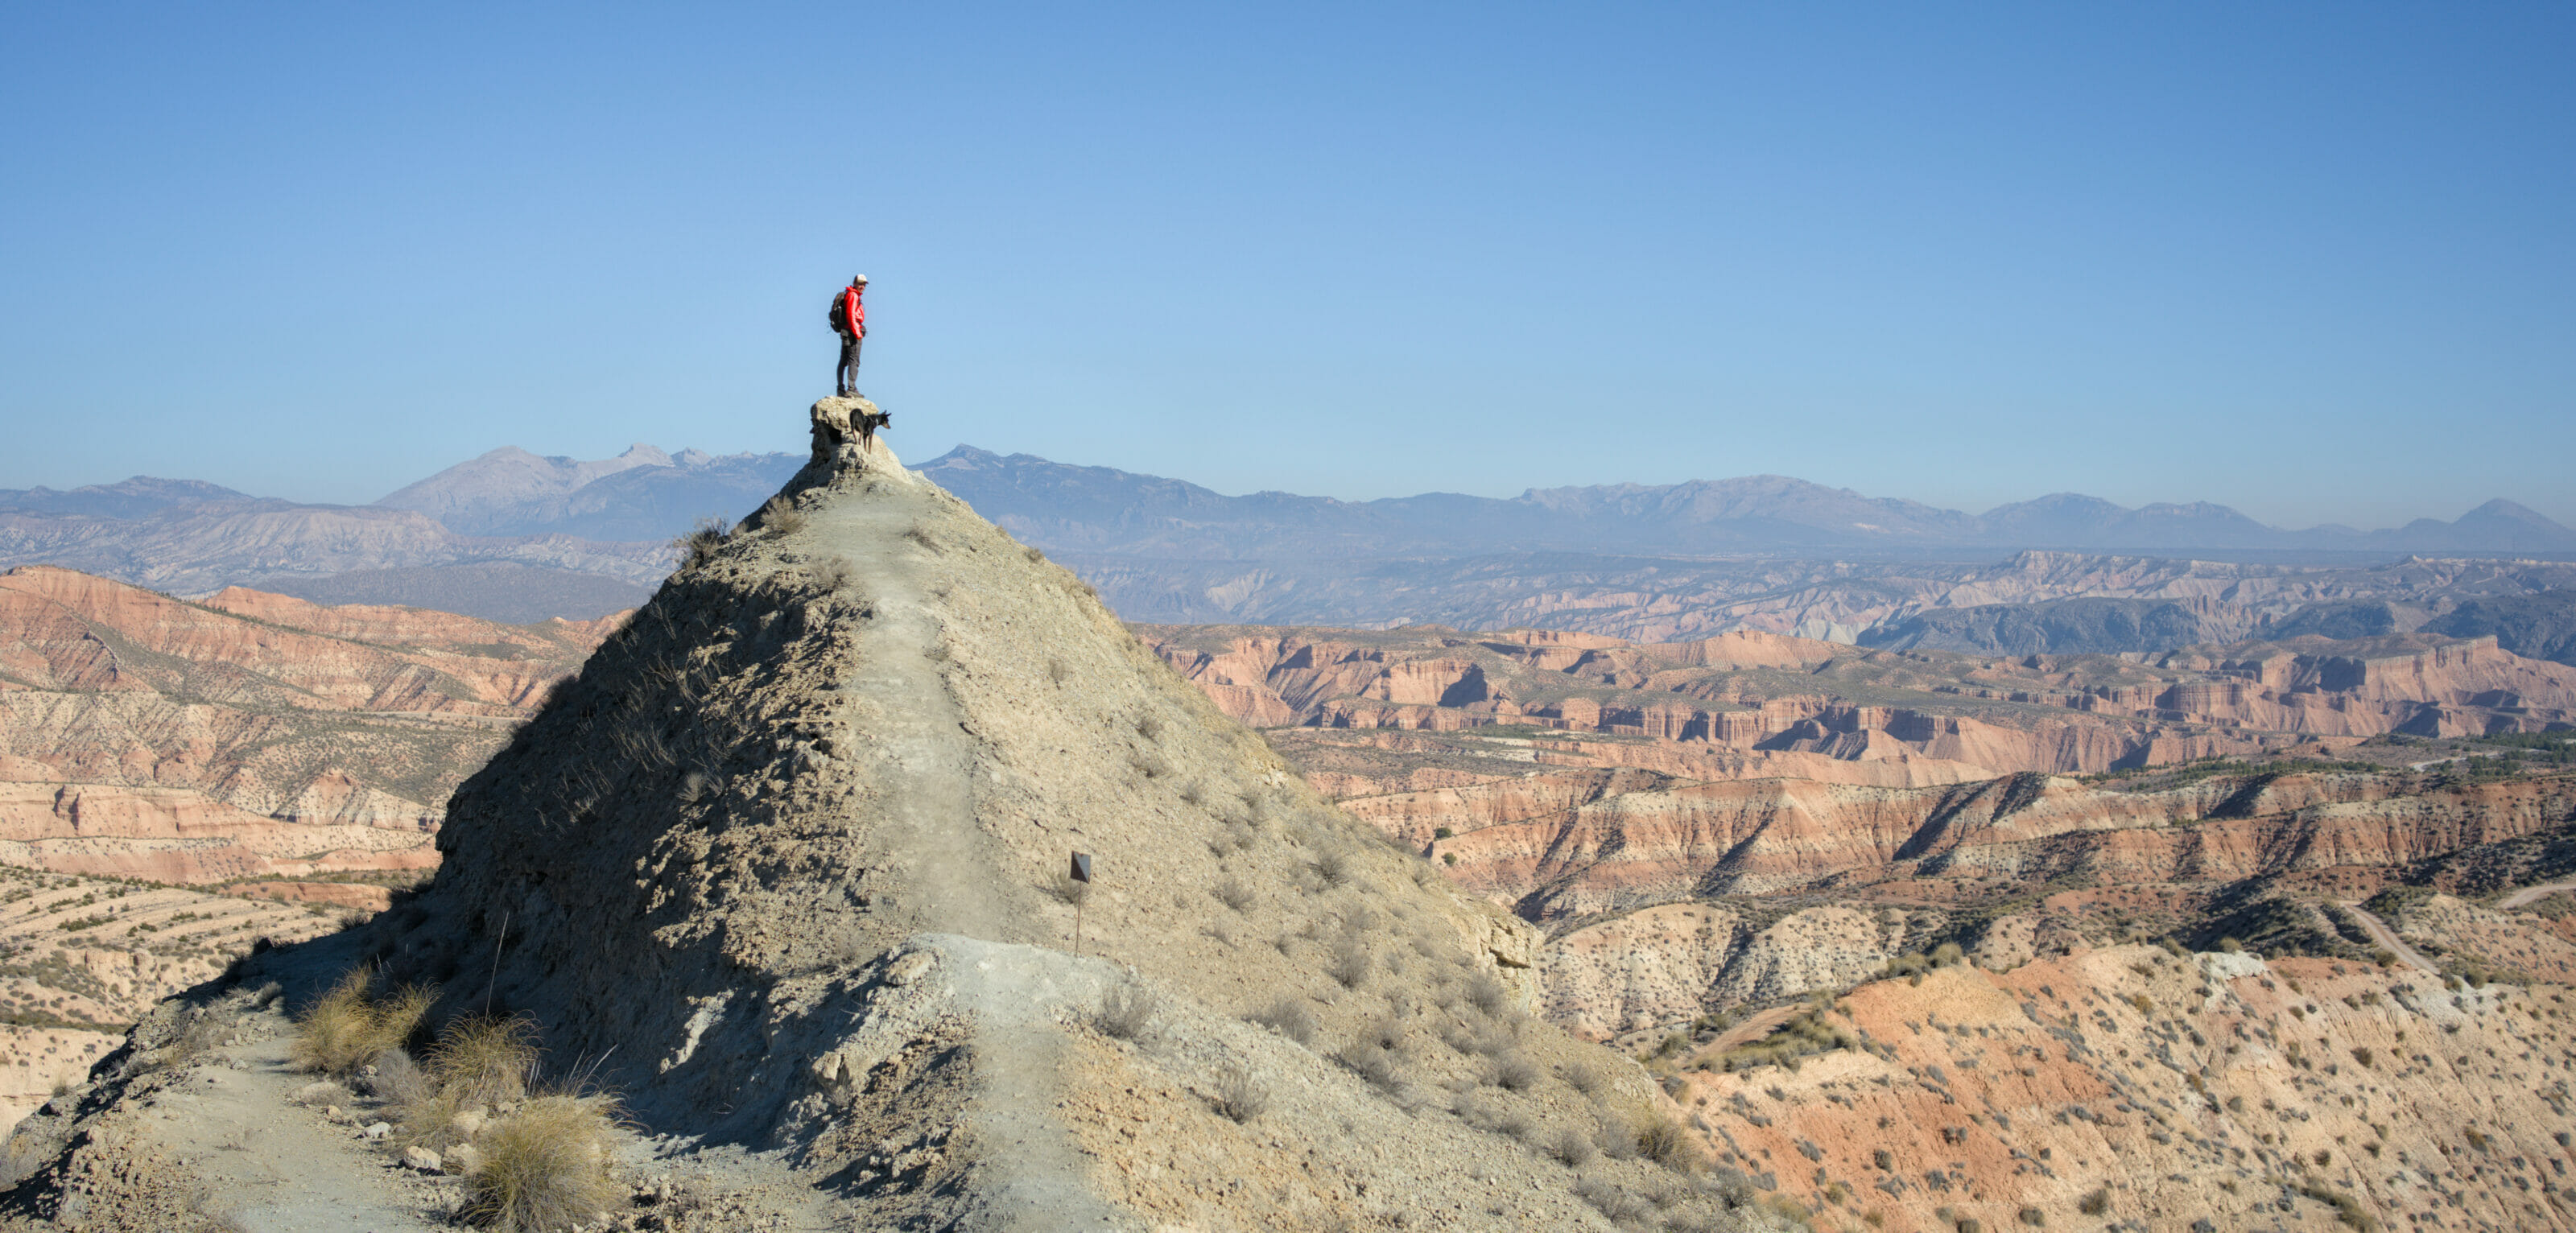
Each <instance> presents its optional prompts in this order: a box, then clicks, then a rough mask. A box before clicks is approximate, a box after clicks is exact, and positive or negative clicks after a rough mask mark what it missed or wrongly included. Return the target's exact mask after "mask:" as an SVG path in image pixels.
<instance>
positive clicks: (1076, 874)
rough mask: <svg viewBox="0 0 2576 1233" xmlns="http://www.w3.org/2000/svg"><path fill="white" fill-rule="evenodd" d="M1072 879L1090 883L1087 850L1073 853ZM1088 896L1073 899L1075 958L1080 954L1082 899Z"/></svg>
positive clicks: (1086, 883)
mask: <svg viewBox="0 0 2576 1233" xmlns="http://www.w3.org/2000/svg"><path fill="white" fill-rule="evenodd" d="M1073 880H1074V881H1076V882H1079V883H1081V884H1082V885H1084V886H1086V887H1087V886H1089V885H1091V854H1090V853H1089V852H1076V853H1074V854H1073ZM1089 898H1091V896H1089V895H1080V896H1076V897H1075V898H1074V901H1073V953H1074V955H1075V957H1077V958H1079V957H1080V956H1081V955H1082V904H1083V901H1084V900H1086V899H1089Z"/></svg>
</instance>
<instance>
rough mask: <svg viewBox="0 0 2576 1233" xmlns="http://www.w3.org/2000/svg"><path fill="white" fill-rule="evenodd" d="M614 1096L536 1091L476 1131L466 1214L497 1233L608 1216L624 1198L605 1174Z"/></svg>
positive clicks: (533, 1232)
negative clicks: (477, 1157)
mask: <svg viewBox="0 0 2576 1233" xmlns="http://www.w3.org/2000/svg"><path fill="white" fill-rule="evenodd" d="M616 1111H617V1107H616V1102H615V1101H613V1100H611V1099H609V1098H608V1097H605V1096H570V1095H554V1096H540V1097H537V1098H536V1099H534V1100H531V1101H529V1102H527V1103H526V1104H524V1105H521V1106H520V1107H519V1108H518V1109H517V1111H515V1112H513V1113H511V1114H510V1115H509V1116H508V1117H505V1118H503V1119H501V1120H500V1121H499V1122H497V1123H495V1124H493V1125H492V1126H491V1127H490V1128H488V1129H486V1130H485V1131H484V1132H483V1133H482V1134H481V1135H479V1136H477V1137H476V1138H475V1141H474V1143H475V1147H476V1148H477V1149H478V1150H479V1151H480V1152H481V1153H482V1157H483V1159H482V1163H481V1164H480V1166H479V1167H477V1168H476V1169H475V1170H474V1171H473V1172H471V1173H468V1174H466V1175H465V1209H464V1215H465V1218H466V1219H467V1220H468V1221H470V1222H472V1223H474V1224H477V1225H480V1226H483V1227H485V1228H490V1229H499V1230H501V1231H502V1233H552V1231H554V1230H560V1229H567V1228H571V1227H573V1226H575V1225H586V1224H594V1223H598V1222H602V1221H605V1220H606V1219H607V1218H608V1217H607V1213H609V1212H612V1211H614V1210H615V1209H616V1207H617V1206H618V1204H619V1203H620V1201H622V1200H623V1199H624V1198H625V1191H624V1189H623V1188H622V1187H620V1186H618V1185H617V1184H616V1183H615V1182H613V1181H611V1180H610V1179H609V1176H608V1137H609V1135H610V1133H611V1131H612V1129H613V1128H614V1126H615V1119H616Z"/></svg>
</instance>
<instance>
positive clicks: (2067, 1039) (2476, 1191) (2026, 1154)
mask: <svg viewBox="0 0 2576 1233" xmlns="http://www.w3.org/2000/svg"><path fill="white" fill-rule="evenodd" d="M2570 1014H2571V1009H2570V1006H2569V1004H2568V1001H2567V990H2566V989H2565V988H2564V987H2563V986H2538V985H2535V986H2532V987H2529V988H2522V987H2514V986H2505V985H2488V986H2485V987H2483V988H2471V987H2466V986H2464V985H2462V984H2461V983H2460V982H2458V981H2451V982H2448V983H2447V984H2446V983H2445V982H2444V981H2443V980H2442V979H2440V978H2438V977H2434V976H2430V975H2427V974H2425V973H2421V972H2415V971H2412V970H2409V969H2406V968H2403V967H2398V968H2392V969H2382V968H2377V967H2373V966H2371V965H2368V964H2349V963H2339V962H2334V961H2329V960H2319V959H2284V960H2275V961H2273V962H2270V963H2266V962H2264V961H2263V960H2261V959H2258V958H2255V957H2253V956H2251V955H2244V954H2224V953H2198V954H2193V953H2185V954H2182V955H2179V956H2177V955H2174V954H2170V953H2168V952H2166V951H2164V950H2160V949H2156V948H2152V947H2143V946H2126V947H2113V948H2106V949H2098V950H2082V951H2078V952H2076V953H2073V954H2070V955H2067V956H2064V957H2060V958H2052V959H2046V960H2040V961H2036V962H2029V963H2024V964H2021V965H2019V966H2017V967H2015V968H2013V969H2012V970H2010V971H2008V972H2002V973H1994V972H1988V971H1984V970H1981V969H1978V968H1974V967H1969V966H1954V967H1947V968H1937V969H1934V970H1933V971H1931V972H1930V973H1928V974H1927V975H1925V976H1921V977H1917V978H1914V979H1912V980H1881V981H1875V982H1869V983H1864V984H1862V985H1860V986H1859V987H1858V988H1855V989H1852V990H1851V991H1850V992H1849V993H1848V994H1847V995H1845V996H1842V997H1841V998H1839V999H1832V1000H1830V1006H1829V1008H1827V1009H1823V1010H1819V1011H1816V1012H1814V1013H1813V1014H1812V1015H1811V1016H1809V1017H1808V1019H1807V1020H1806V1022H1808V1023H1812V1024H1814V1025H1815V1028H1814V1029H1813V1030H1812V1031H1811V1032H1810V1033H1809V1035H1811V1036H1814V1037H1819V1038H1825V1039H1828V1040H1832V1039H1834V1038H1836V1037H1839V1038H1840V1039H1841V1040H1842V1041H1843V1042H1846V1043H1844V1044H1842V1045H1841V1047H1825V1048H1823V1049H1821V1050H1820V1051H1815V1052H1809V1053H1806V1054H1805V1055H1804V1056H1798V1055H1797V1053H1796V1050H1794V1049H1789V1050H1783V1049H1781V1048H1780V1047H1779V1046H1780V1045H1781V1044H1783V1043H1784V1042H1794V1041H1800V1040H1804V1039H1806V1038H1805V1037H1802V1036H1800V1035H1799V1034H1798V1033H1796V1032H1792V1031H1766V1028H1765V1026H1764V1025H1762V1024H1758V1023H1756V1024H1748V1025H1746V1026H1747V1029H1748V1030H1745V1031H1741V1032H1736V1033H1723V1034H1720V1033H1711V1034H1709V1035H1708V1036H1707V1037H1706V1038H1705V1043H1703V1044H1699V1045H1695V1046H1687V1045H1686V1046H1684V1047H1683V1048H1682V1049H1680V1050H1677V1051H1674V1052H1672V1053H1670V1054H1668V1055H1667V1056H1666V1058H1665V1059H1664V1060H1661V1061H1659V1062H1658V1063H1657V1066H1658V1069H1663V1070H1666V1071H1667V1072H1668V1073H1669V1074H1670V1076H1671V1083H1672V1085H1673V1086H1674V1087H1675V1088H1676V1089H1677V1090H1679V1091H1680V1092H1681V1093H1683V1095H1682V1097H1681V1098H1682V1099H1683V1100H1685V1101H1687V1102H1688V1103H1689V1104H1691V1105H1692V1106H1693V1107H1694V1108H1695V1109H1697V1110H1698V1111H1699V1117H1700V1121H1699V1125H1700V1126H1702V1127H1703V1128H1704V1130H1703V1133H1704V1134H1705V1135H1706V1136H1707V1139H1708V1141H1709V1143H1710V1145H1711V1148H1712V1150H1713V1151H1714V1152H1715V1154H1716V1155H1717V1156H1718V1158H1719V1159H1721V1160H1725V1161H1728V1162H1730V1163H1732V1164H1735V1165H1737V1166H1739V1167H1742V1168H1744V1169H1746V1170H1747V1171H1749V1172H1752V1173H1754V1174H1756V1175H1758V1176H1759V1177H1760V1178H1761V1179H1762V1180H1763V1181H1766V1182H1768V1183H1770V1184H1772V1185H1775V1186H1777V1187H1778V1188H1779V1190H1780V1191H1781V1192H1782V1193H1783V1194H1785V1195H1789V1196H1794V1197H1795V1198H1796V1199H1797V1200H1798V1201H1800V1202H1802V1203H1803V1204H1805V1205H1806V1206H1808V1207H1809V1208H1810V1209H1812V1210H1813V1211H1815V1212H1816V1213H1817V1214H1818V1219H1817V1221H1816V1223H1817V1225H1818V1227H1830V1228H1850V1227H1854V1226H1855V1224H1857V1223H1861V1222H1863V1221H1864V1220H1865V1222H1866V1223H1867V1224H1869V1225H1871V1226H1872V1227H1883V1228H1895V1229H1951V1228H1966V1227H1968V1225H1967V1224H1966V1222H1967V1221H1976V1222H1977V1223H1978V1226H1979V1227H1982V1228H1986V1229H2006V1228H2017V1227H2023V1226H2037V1227H2048V1228H2094V1227H2104V1226H2108V1227H2114V1228H2150V1229H2175V1230H2182V1229H2252V1228H2285V1229H2337V1228H2341V1227H2356V1228H2370V1227H2378V1228H2393V1227H2400V1226H2406V1227H2436V1228H2464V1227H2465V1228H2484V1229H2566V1228H2570V1227H2576V1209H2571V1206H2570V1204H2569V1198H2568V1187H2569V1182H2568V1175H2567V1170H2568V1167H2569V1163H2570V1160H2571V1152H2570V1151H2569V1146H2568V1142H2567V1139H2566V1136H2567V1134H2568V1130H2567V1128H2568V1126H2569V1125H2570V1121H2569V1112H2570V1110H2569V1101H2570V1098H2571V1093H2570V1091H2569V1077H2570V1073H2571V1068H2576V1032H2571V1027H2576V1024H2571V1021H2570ZM1773 1058H1783V1059H1785V1060H1776V1061H1775V1060H1771V1059H1773ZM1856 1218H1859V1219H1856Z"/></svg>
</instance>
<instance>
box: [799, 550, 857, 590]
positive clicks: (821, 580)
mask: <svg viewBox="0 0 2576 1233" xmlns="http://www.w3.org/2000/svg"><path fill="white" fill-rule="evenodd" d="M856 573H857V571H856V570H853V569H852V568H851V567H850V559H849V558H848V557H841V556H830V557H825V558H823V559H822V560H820V561H816V562H815V563H813V564H812V565H809V566H806V567H805V575H806V577H808V578H810V579H812V580H813V585H814V589H815V590H816V591H819V592H822V593H823V594H825V595H830V594H832V593H833V592H836V591H838V590H840V589H841V588H842V587H845V586H848V585H850V579H851V578H852V577H853V576H855V575H856Z"/></svg>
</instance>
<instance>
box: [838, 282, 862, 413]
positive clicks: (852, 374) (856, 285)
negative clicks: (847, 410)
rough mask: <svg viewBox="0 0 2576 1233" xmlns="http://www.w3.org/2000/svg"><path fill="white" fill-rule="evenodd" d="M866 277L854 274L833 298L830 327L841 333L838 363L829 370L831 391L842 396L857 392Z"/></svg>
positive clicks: (845, 396)
mask: <svg viewBox="0 0 2576 1233" xmlns="http://www.w3.org/2000/svg"><path fill="white" fill-rule="evenodd" d="M867 290H868V276H867V275H865V274H853V275H851V276H850V285H849V286H847V287H843V288H841V290H840V292H839V293H838V294H836V295H834V296H833V297H832V318H831V320H832V329H833V332H835V333H837V334H839V335H840V336H841V366H840V367H839V368H837V369H835V370H833V373H832V392H833V393H835V394H837V395H840V396H841V397H843V398H847V397H850V396H851V395H853V394H856V393H858V392H859V342H860V341H861V340H862V339H865V338H866V337H867V336H868V308H867V305H865V304H862V303H860V302H859V297H860V296H863V295H865V294H867Z"/></svg>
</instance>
